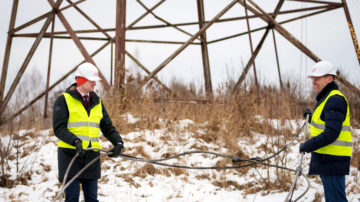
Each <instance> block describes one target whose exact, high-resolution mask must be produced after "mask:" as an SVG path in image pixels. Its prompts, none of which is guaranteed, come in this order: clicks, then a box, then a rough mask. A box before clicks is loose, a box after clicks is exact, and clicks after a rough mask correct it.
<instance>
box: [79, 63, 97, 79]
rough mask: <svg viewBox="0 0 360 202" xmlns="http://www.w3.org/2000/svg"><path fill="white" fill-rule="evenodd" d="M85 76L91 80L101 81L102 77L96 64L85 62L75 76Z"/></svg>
mask: <svg viewBox="0 0 360 202" xmlns="http://www.w3.org/2000/svg"><path fill="white" fill-rule="evenodd" d="M78 76H81V77H85V78H86V79H87V80H89V81H99V80H101V78H100V77H99V71H98V69H97V68H96V67H95V65H93V64H91V63H88V62H85V63H83V64H81V65H80V66H79V67H78V68H77V70H76V73H75V77H78Z"/></svg>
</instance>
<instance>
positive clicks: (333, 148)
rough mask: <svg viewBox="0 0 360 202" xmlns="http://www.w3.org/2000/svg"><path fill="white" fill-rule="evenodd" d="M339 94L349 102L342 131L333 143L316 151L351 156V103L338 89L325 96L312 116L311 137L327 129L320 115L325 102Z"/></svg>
mask: <svg viewBox="0 0 360 202" xmlns="http://www.w3.org/2000/svg"><path fill="white" fill-rule="evenodd" d="M334 95H339V96H342V97H343V98H344V99H345V101H346V104H347V111H346V117H345V120H344V122H343V123H342V128H341V132H340V134H339V137H338V138H337V139H336V140H335V141H334V142H333V143H331V144H329V145H327V146H325V147H322V148H320V149H318V150H316V151H314V152H316V153H320V154H328V155H334V156H350V157H351V154H352V137H351V127H350V110H349V103H348V101H347V99H346V98H345V96H344V95H343V94H342V93H341V92H340V91H338V90H332V91H331V92H330V93H329V95H328V96H327V97H326V98H325V100H324V101H323V102H321V103H320V104H319V105H318V107H317V108H316V109H315V111H314V113H313V116H312V118H311V124H310V133H311V137H312V138H314V137H316V136H318V135H320V134H321V133H323V132H324V130H325V122H324V121H322V120H321V118H320V116H321V113H322V111H323V110H324V107H325V104H326V102H327V100H328V99H329V97H331V96H334Z"/></svg>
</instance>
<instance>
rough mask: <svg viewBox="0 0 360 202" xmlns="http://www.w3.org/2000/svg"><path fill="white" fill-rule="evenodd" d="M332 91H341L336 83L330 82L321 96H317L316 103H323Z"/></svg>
mask: <svg viewBox="0 0 360 202" xmlns="http://www.w3.org/2000/svg"><path fill="white" fill-rule="evenodd" d="M332 90H339V86H338V85H337V84H336V83H335V81H332V82H330V83H329V84H328V85H326V86H325V87H324V89H322V90H321V92H320V93H319V94H317V95H316V101H317V102H322V101H323V100H324V99H325V98H326V97H327V96H328V95H329V93H330V92H331V91H332Z"/></svg>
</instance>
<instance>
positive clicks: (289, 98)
mask: <svg viewBox="0 0 360 202" xmlns="http://www.w3.org/2000/svg"><path fill="white" fill-rule="evenodd" d="M143 81H144V80H143V78H142V77H141V76H140V75H135V76H134V75H129V76H128V77H127V87H126V89H125V90H124V91H122V92H117V91H115V90H113V91H111V93H108V94H106V95H105V96H103V98H102V100H103V103H104V105H105V106H106V109H107V112H108V114H109V116H110V117H111V118H112V121H113V124H114V126H115V127H116V128H117V130H118V131H119V132H120V133H121V134H128V133H130V132H134V131H142V130H149V131H155V130H159V129H163V130H165V134H163V135H161V136H160V137H159V138H158V139H157V140H156V141H149V140H146V138H145V136H141V137H138V138H135V139H133V140H130V139H128V138H127V137H126V135H123V138H124V140H125V142H130V141H132V142H133V143H138V142H143V143H144V144H145V145H146V146H150V147H152V148H154V151H160V149H161V147H162V146H164V144H165V145H168V144H169V142H170V141H175V142H177V143H182V142H185V141H186V140H184V138H183V137H181V136H176V135H171V134H178V132H183V131H186V132H191V136H192V137H193V138H195V139H197V142H196V143H195V144H193V145H192V146H191V148H194V149H196V150H203V151H208V150H213V151H216V150H217V149H216V148H209V147H208V146H207V145H205V143H206V144H209V143H211V144H212V145H217V146H219V147H220V148H225V149H227V151H228V153H227V155H234V156H238V157H240V158H250V157H256V156H257V152H259V151H261V152H263V153H265V154H263V155H264V156H269V155H271V154H273V153H274V152H277V151H278V150H279V149H280V148H282V147H283V146H284V145H285V144H286V143H288V142H289V141H290V139H291V138H292V137H293V136H294V134H293V131H296V130H298V129H299V127H300V126H294V128H292V127H293V126H290V127H282V126H284V125H285V123H286V122H287V121H289V120H294V119H302V112H303V110H304V109H305V108H306V107H308V108H310V109H312V110H313V108H314V106H315V105H314V104H315V103H310V102H309V101H308V100H310V99H311V100H313V97H311V98H310V99H307V98H306V96H305V95H303V94H301V93H299V92H302V91H301V90H299V88H298V86H297V85H296V84H293V83H291V82H289V81H288V82H287V84H286V85H285V86H284V88H282V89H278V88H276V87H273V86H270V85H261V86H260V88H259V91H257V90H256V87H255V85H254V83H246V84H245V85H243V86H241V87H240V88H239V89H238V91H236V93H235V94H233V95H232V94H229V93H228V92H229V91H228V90H229V89H228V88H227V87H226V88H220V89H218V90H217V91H216V93H215V94H214V95H213V97H211V98H209V99H206V96H205V93H204V91H203V90H202V89H196V88H195V87H194V85H193V84H189V85H187V84H184V83H182V82H180V81H178V80H173V83H172V85H171V90H172V93H168V92H166V91H164V90H162V88H161V87H159V86H157V85H156V84H155V82H154V81H152V82H150V84H148V85H147V86H146V91H144V92H141V91H139V90H137V87H138V86H139V85H140V84H142V83H143ZM341 91H342V92H343V93H344V94H345V95H346V96H347V98H348V100H349V103H350V111H351V118H352V122H351V123H352V126H353V127H359V123H360V121H359V120H360V113H359V111H360V110H359V109H360V103H359V98H358V97H357V96H355V95H353V94H352V93H351V92H349V91H348V90H347V89H346V88H345V87H342V88H341ZM169 100H175V101H171V102H170V101H169ZM205 100H206V101H205ZM180 101H181V102H180ZM184 101H196V103H198V104H194V102H184ZM200 103H203V104H200ZM35 111H36V110H33V111H32V112H34V113H35ZM30 112H31V111H29V112H28V113H27V116H30V117H31V118H29V119H27V117H26V116H23V117H22V118H21V119H20V120H22V121H23V122H21V123H22V124H19V122H17V121H18V120H14V121H13V122H12V125H5V126H2V127H1V128H0V130H1V134H2V135H13V134H14V131H16V130H15V129H29V128H36V129H35V131H38V130H40V129H43V128H44V127H45V125H48V123H47V122H46V121H40V120H41V119H40V117H41V116H39V115H38V114H37V115H36V114H35V115H34V114H31V113H30ZM128 113H129V114H131V115H133V116H134V117H135V118H139V120H138V121H136V122H134V123H129V122H128V121H127V120H125V119H124V117H123V116H120V115H125V114H128ZM255 115H259V116H260V117H262V118H263V119H264V120H263V121H261V120H259V119H258V117H256V116H255ZM34 117H36V118H35V119H34ZM184 119H190V120H192V121H193V122H194V124H189V125H188V126H187V127H184V128H182V129H179V128H177V123H178V121H179V120H184ZM275 119H276V120H278V121H279V126H274V125H273V124H272V123H270V122H267V120H275ZM25 120H27V121H25ZM179 130H183V131H179ZM51 132H52V131H51ZM256 133H258V134H264V135H265V136H266V138H267V141H266V143H264V144H261V145H260V146H259V147H258V148H257V149H256V150H257V151H254V152H253V156H248V155H247V154H246V153H245V152H243V150H244V148H241V147H240V145H239V144H238V141H239V140H246V141H247V142H248V143H249V144H255V143H256V142H257V141H258V140H257V139H256V138H255V136H254V134H256ZM37 135H38V134H37V133H36V132H30V133H28V134H26V136H27V137H29V138H35V137H36V136H37ZM21 138H23V137H21ZM100 138H102V140H103V141H106V139H103V137H100ZM20 140H21V141H22V139H19V141H20ZM23 140H25V139H23ZM160 142H161V144H159V143H160ZM355 145H357V144H355ZM11 146H12V147H18V148H20V147H21V148H23V151H24V153H23V154H20V155H23V156H20V157H22V158H23V157H25V156H27V155H29V153H30V151H34V150H36V149H37V148H33V147H30V146H24V145H23V144H19V145H11ZM125 146H126V145H125ZM5 148H6V147H0V149H2V150H1V151H2V154H3V155H2V156H1V160H2V161H0V163H2V165H4V169H2V170H1V173H0V186H3V187H13V186H15V185H16V184H27V180H29V179H31V173H27V174H23V175H19V176H22V177H19V179H17V180H15V181H11V180H9V177H10V176H8V175H7V174H6V173H7V172H6V166H5V165H6V162H7V161H9V160H14V159H16V158H17V155H16V154H13V153H9V152H7V151H5V150H4V149H5ZM104 149H106V148H104ZM128 150H129V153H127V154H129V155H133V156H137V155H140V156H142V157H143V158H145V159H151V158H152V156H150V155H149V154H147V152H146V151H145V150H144V147H142V146H136V147H134V148H128ZM3 151H4V152H3ZM130 151H131V153H130ZM359 151H360V149H359V148H357V147H354V155H353V159H352V162H351V164H352V165H353V166H355V167H357V168H358V169H360V158H357V157H358V156H360V153H359ZM288 152H289V150H285V151H284V152H283V153H281V154H280V155H279V156H276V157H275V158H274V162H275V164H276V165H280V166H285V167H286V166H287V164H288V162H287V158H286V156H287V154H288ZM175 154H176V152H174V150H172V149H171V148H170V149H169V150H168V151H166V152H163V153H162V154H160V156H161V158H167V157H169V156H172V155H175ZM104 161H112V162H114V160H113V159H111V158H109V157H104V158H102V159H101V164H102V169H109V168H110V167H109V166H106V165H104V164H103V162H104ZM244 164H247V163H246V162H240V163H238V165H244ZM232 165H233V164H232V162H231V160H229V159H226V160H219V161H217V163H216V165H214V166H232ZM118 166H120V164H119V165H118ZM43 167H44V171H46V172H49V171H50V169H51V168H49V165H43ZM116 167H117V166H115V168H114V169H116ZM254 168H255V169H259V168H262V169H263V170H265V171H266V169H267V173H266V174H265V175H264V176H261V179H260V180H258V181H255V182H249V183H247V184H243V185H239V184H238V183H237V182H235V181H231V180H228V179H226V178H225V177H224V176H225V174H226V172H230V171H221V172H219V171H214V172H218V173H220V175H221V178H220V180H217V179H215V178H216V176H214V175H212V177H213V179H211V176H210V175H209V174H204V173H199V174H198V175H197V176H196V178H197V179H204V180H209V181H211V183H212V184H213V185H215V186H218V187H220V188H226V189H230V188H231V189H237V190H244V193H245V194H253V193H257V192H259V191H263V192H262V194H268V193H270V192H271V191H272V190H277V191H287V190H289V185H290V184H291V182H292V176H293V175H292V174H290V173H289V172H285V171H283V170H276V172H275V173H270V170H269V168H267V167H265V166H261V165H253V166H251V167H246V168H240V169H236V170H234V171H233V170H232V171H231V172H234V173H236V174H238V175H245V174H247V173H248V172H249V170H250V169H254ZM118 169H120V170H121V171H124V170H126V169H127V168H124V167H122V166H120V168H118ZM156 174H159V175H164V176H172V175H175V176H181V175H183V176H181V178H182V179H184V181H188V178H187V177H186V176H189V173H188V171H187V170H185V169H177V168H155V167H154V166H153V165H152V164H145V165H142V166H141V167H139V168H137V169H136V171H135V172H134V173H133V174H131V175H128V174H126V175H119V174H117V177H121V178H123V179H124V180H125V181H126V182H128V183H129V184H130V185H133V186H135V187H140V185H139V184H138V183H135V182H134V180H133V177H140V178H145V177H146V176H148V175H151V176H154V175H156ZM274 176H275V180H274ZM354 176H358V173H356V174H354ZM270 179H271V180H270ZM356 179H357V178H356ZM107 181H108V179H107V178H106V177H103V178H102V179H101V180H100V182H104V183H106V182H107ZM354 191H358V190H354ZM319 197H320V198H321V196H319Z"/></svg>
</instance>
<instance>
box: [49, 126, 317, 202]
mask: <svg viewBox="0 0 360 202" xmlns="http://www.w3.org/2000/svg"><path fill="white" fill-rule="evenodd" d="M304 126H305V123H304V124H303V126H301V128H300V130H299V131H298V132H297V134H296V135H295V136H294V138H293V139H292V140H291V141H290V142H289V143H288V144H286V145H285V146H284V147H283V148H282V149H280V150H279V151H277V152H276V153H274V154H273V155H271V156H269V157H267V158H265V159H261V158H260V157H255V158H249V159H244V158H239V157H237V156H229V155H225V154H220V153H216V152H211V151H201V150H196V151H188V152H184V153H180V154H177V155H173V156H170V157H167V158H162V159H152V160H147V159H142V158H138V157H134V156H130V155H126V154H120V157H122V158H124V159H128V160H132V161H139V162H146V163H152V164H156V165H161V166H166V167H173V168H184V169H191V170H205V169H216V170H218V169H236V168H244V167H247V166H252V165H255V164H262V165H266V166H270V167H275V168H280V169H283V170H288V171H292V172H296V170H294V169H291V168H287V167H283V166H278V165H273V164H268V163H264V161H267V160H269V159H271V158H273V157H275V156H277V155H278V154H280V153H281V152H282V151H284V150H285V149H286V148H287V147H288V146H289V145H290V144H292V143H293V142H294V141H295V139H296V138H297V137H298V136H299V134H300V132H301V131H302V129H303V128H304ZM85 150H86V151H88V150H98V151H102V152H105V153H106V154H102V155H100V156H98V157H97V158H95V159H94V160H92V161H91V162H90V163H88V164H87V165H86V166H85V167H84V168H83V169H82V170H80V171H79V172H78V174H76V175H75V176H74V177H73V179H72V180H70V181H69V182H68V183H67V184H66V185H65V181H66V179H65V178H64V182H63V184H62V188H61V190H60V193H59V194H58V195H57V196H56V197H55V199H54V202H55V201H56V200H57V199H58V198H59V197H60V195H61V194H62V192H63V191H64V190H65V189H66V188H67V187H68V186H69V185H70V183H72V182H73V181H74V180H75V179H76V178H77V177H78V176H79V175H80V174H81V173H82V172H83V171H84V170H85V169H86V168H88V167H89V166H90V165H91V164H92V163H94V162H95V161H97V160H98V159H100V158H101V157H103V156H106V155H110V154H112V152H109V151H106V150H103V149H98V148H91V147H90V148H86V149H85ZM189 154H211V155H215V156H221V157H224V158H230V159H232V160H233V161H235V162H241V161H247V162H251V163H248V164H245V165H241V166H223V167H190V166H180V165H173V164H165V163H160V162H161V161H167V160H170V159H174V158H177V157H180V156H185V155H189ZM77 157H78V155H75V156H74V158H73V159H72V161H71V162H70V164H69V166H68V169H67V171H66V174H65V176H66V177H67V175H68V171H69V170H70V168H71V166H72V163H73V161H74V160H75V159H76V158H77ZM301 175H302V176H303V177H305V179H306V180H307V182H308V187H307V189H306V190H305V192H304V193H303V194H302V195H300V196H299V197H298V198H297V199H295V200H294V201H297V200H299V199H300V198H301V197H302V196H304V195H305V193H306V192H307V191H308V190H309V188H310V181H309V179H308V178H307V177H306V176H305V175H304V174H303V173H301ZM291 194H293V193H291ZM60 202H61V198H60Z"/></svg>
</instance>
